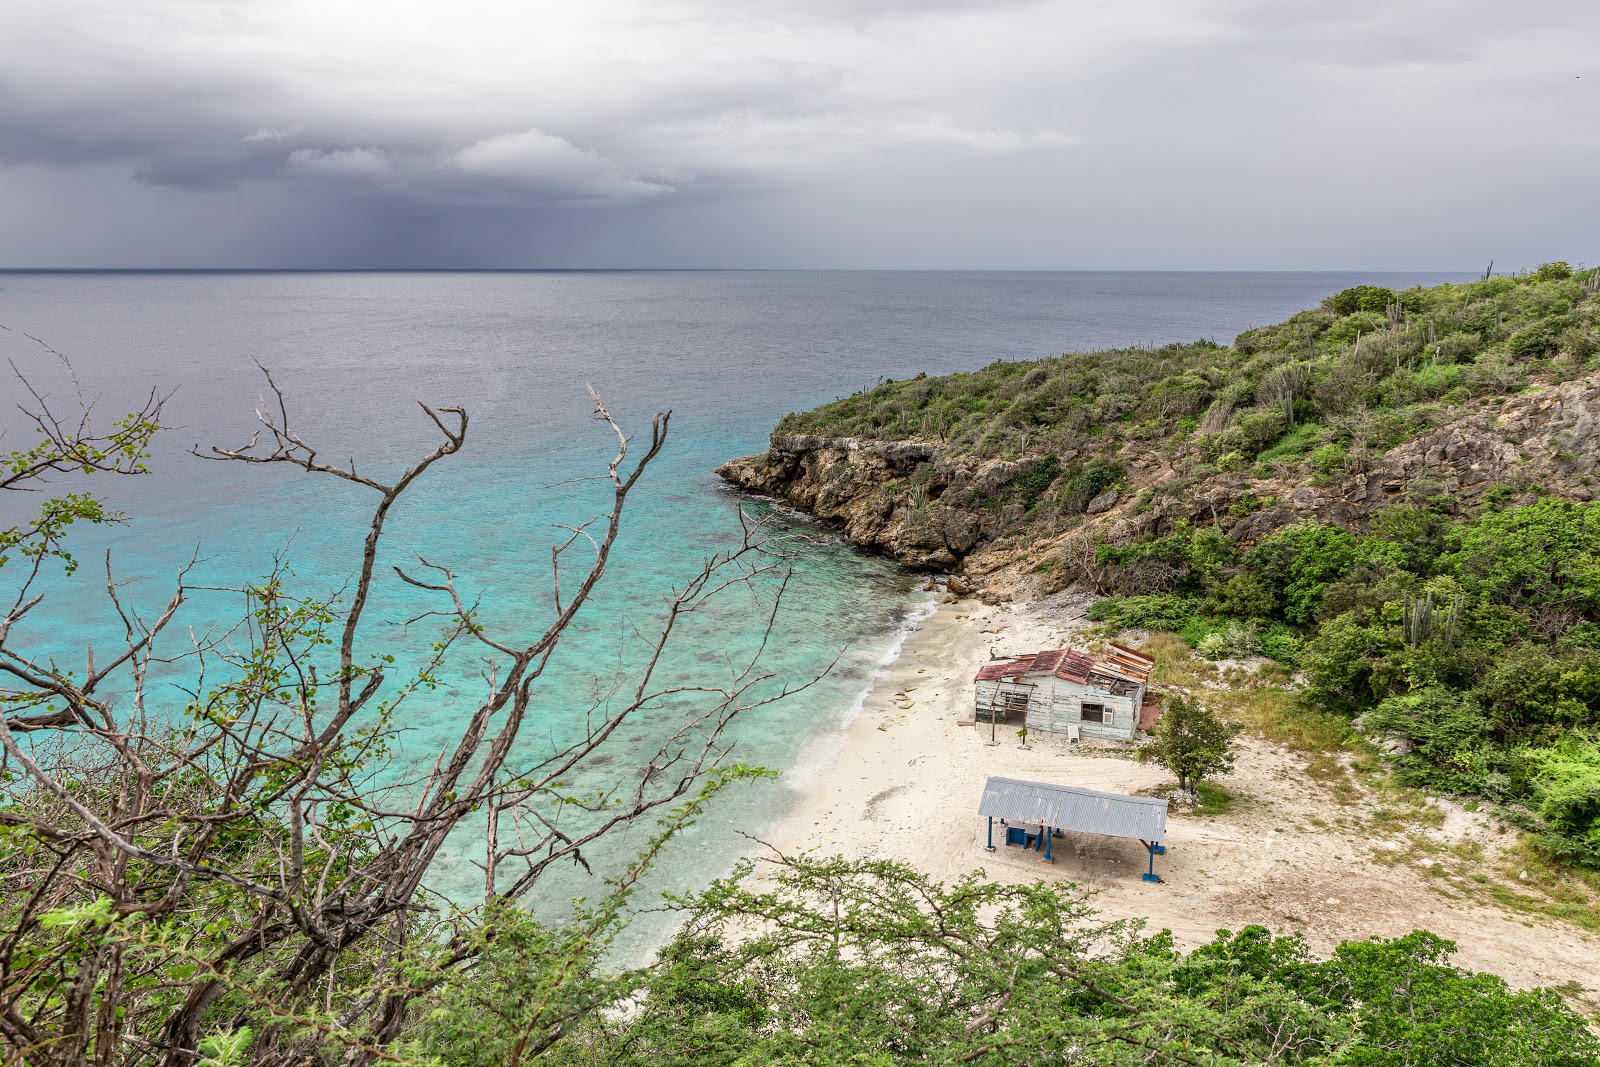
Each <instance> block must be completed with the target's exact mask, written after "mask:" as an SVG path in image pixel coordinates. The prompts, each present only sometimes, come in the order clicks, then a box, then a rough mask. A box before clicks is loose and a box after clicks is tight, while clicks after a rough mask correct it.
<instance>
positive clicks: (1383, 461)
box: [717, 374, 1600, 596]
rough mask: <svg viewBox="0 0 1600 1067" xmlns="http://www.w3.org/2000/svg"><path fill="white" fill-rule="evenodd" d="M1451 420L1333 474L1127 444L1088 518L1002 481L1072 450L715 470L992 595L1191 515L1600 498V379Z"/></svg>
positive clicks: (899, 453) (1235, 519)
mask: <svg viewBox="0 0 1600 1067" xmlns="http://www.w3.org/2000/svg"><path fill="white" fill-rule="evenodd" d="M1452 414H1453V416H1454V417H1453V418H1451V419H1450V420H1449V421H1447V422H1445V423H1444V424H1442V425H1440V426H1438V427H1436V428H1435V429H1433V430H1431V431H1430V432H1428V433H1426V434H1424V435H1423V436H1420V437H1417V438H1415V439H1414V440H1410V441H1407V442H1405V443H1403V444H1400V445H1398V446H1396V447H1393V448H1390V449H1388V450H1387V451H1384V452H1381V453H1369V454H1365V455H1357V456H1354V457H1352V459H1351V461H1350V462H1349V463H1348V464H1347V465H1346V467H1345V469H1343V470H1341V471H1339V472H1338V473H1336V474H1331V475H1327V476H1320V477H1307V476H1306V475H1305V473H1304V471H1292V472H1291V471H1285V472H1283V473H1284V474H1286V475H1288V476H1287V477H1282V476H1267V477H1262V476H1261V473H1262V472H1261V471H1260V470H1259V468H1258V469H1256V470H1254V471H1251V472H1245V471H1232V472H1230V471H1225V470H1217V469H1216V468H1215V465H1214V464H1206V463H1205V462H1203V458H1202V457H1201V456H1199V455H1195V454H1186V453H1184V452H1183V451H1181V450H1179V451H1176V452H1173V451H1172V450H1170V449H1163V448H1159V447H1154V446H1153V445H1152V446H1150V447H1141V444H1142V443H1141V442H1138V441H1130V442H1128V443H1126V444H1124V445H1123V446H1122V447H1121V448H1120V450H1119V451H1118V452H1117V453H1116V455H1115V460H1116V461H1117V462H1118V464H1119V465H1120V467H1121V469H1122V470H1123V471H1124V472H1125V474H1124V476H1123V478H1122V479H1121V480H1120V482H1119V483H1118V484H1117V485H1116V486H1114V487H1111V488H1108V489H1106V490H1104V491H1102V492H1099V493H1097V494H1096V495H1095V496H1094V497H1093V498H1092V499H1091V500H1089V502H1088V503H1087V505H1086V506H1085V507H1084V508H1083V512H1082V514H1081V516H1067V517H1065V518H1064V517H1063V516H1060V515H1052V516H1048V517H1045V518H1039V517H1036V516H1033V515H1030V514H1029V513H1028V511H1027V509H1026V508H1025V507H1024V505H1023V504H1020V503H1008V502H1007V500H1006V497H1005V490H1006V487H1008V486H1011V485H1014V484H1015V483H1016V482H1017V480H1018V479H1019V478H1023V477H1026V476H1027V475H1029V473H1030V472H1033V471H1037V470H1039V469H1041V468H1042V467H1047V468H1048V469H1049V470H1051V471H1062V470H1065V469H1067V467H1068V464H1069V463H1070V462H1071V461H1072V460H1073V459H1074V458H1076V454H1075V453H1073V454H1069V455H1063V456H1039V457H1028V458H1025V459H1012V460H1006V459H979V458H976V457H974V456H971V455H958V454H954V453H953V452H952V451H951V450H949V449H947V448H946V447H944V446H942V445H940V444H938V443H934V442H928V441H883V440H870V439H862V438H854V437H820V436H805V435H777V434H775V435H774V436H773V437H772V440H771V447H770V448H769V449H768V451H767V452H765V453H763V454H760V455H755V456H746V457H744V458H741V459H736V460H733V461H731V462H729V463H727V464H726V465H724V466H723V467H722V468H721V469H720V470H719V471H718V472H717V473H718V474H720V475H721V476H722V477H723V478H724V479H726V480H727V481H728V482H730V483H732V484H733V485H735V486H737V487H739V488H740V489H743V490H746V491H748V492H752V493H759V494H762V495H765V496H770V497H775V498H777V499H779V500H782V501H784V502H785V503H787V504H789V505H790V506H792V507H795V508H797V509H799V510H801V511H804V512H806V513H808V514H810V515H813V516H815V517H816V518H818V519H821V520H823V521H825V522H829V523H833V524H837V525H839V526H840V527H842V528H843V530H844V533H845V535H846V536H847V537H848V538H849V540H850V541H851V542H852V543H854V544H857V545H860V546H862V547H864V548H867V549H870V550H873V551H877V552H881V553H883V554H885V555H887V556H889V557H891V558H892V559H894V560H896V561H897V562H899V563H902V564H904V565H906V566H908V567H914V568H920V569H927V570H934V571H943V572H949V573H952V574H958V575H962V576H963V577H964V579H965V580H966V581H967V583H969V584H972V585H974V586H976V587H981V588H986V589H987V590H988V591H989V593H990V594H991V595H994V596H1010V595H1019V596H1028V595H1033V594H1038V593H1042V592H1049V591H1053V589H1054V588H1060V587H1061V586H1062V585H1064V584H1066V583H1067V582H1068V581H1071V580H1075V579H1081V578H1083V577H1086V576H1089V575H1088V572H1089V571H1090V570H1092V566H1091V565H1090V559H1091V557H1092V545H1093V543H1094V542H1095V541H1096V540H1104V541H1108V542H1113V543H1122V542H1126V541H1129V540H1132V539H1134V538H1137V537H1139V536H1141V535H1146V534H1161V533H1165V532H1167V531H1169V530H1170V529H1171V528H1172V527H1173V526H1174V525H1175V524H1176V523H1177V522H1178V521H1180V520H1188V521H1190V522H1192V523H1196V524H1204V525H1210V524H1213V523H1214V524H1216V525H1218V526H1219V527H1220V528H1222V529H1223V530H1225V531H1226V532H1227V533H1228V534H1229V535H1230V536H1231V537H1232V538H1234V539H1235V540H1237V541H1240V542H1242V543H1249V542H1252V541H1254V540H1256V539H1257V538H1259V537H1261V536H1264V535H1265V534H1267V533H1270V532H1271V531H1273V530H1275V529H1277V528H1279V527H1281V526H1283V525H1286V524H1288V523H1292V522H1297V521H1301V520H1304V519H1316V520H1319V521H1323V522H1332V523H1337V524H1340V525H1343V526H1347V527H1350V528H1354V529H1359V528H1361V527H1362V526H1363V525H1364V523H1365V521H1366V518H1367V516H1369V515H1370V514H1371V513H1372V512H1373V511H1375V510H1377V509H1378V508H1381V507H1384V506H1387V505H1388V504H1390V503H1393V502H1396V501H1401V500H1411V501H1417V500H1426V499H1430V498H1432V499H1435V500H1437V499H1438V498H1440V497H1448V498H1450V500H1451V501H1453V502H1454V504H1455V505H1457V506H1459V507H1470V506H1471V505H1473V504H1475V503H1477V502H1479V501H1480V500H1481V499H1482V497H1483V494H1484V493H1485V492H1487V491H1489V490H1491V489H1493V488H1495V487H1505V488H1504V489H1502V490H1501V492H1502V493H1509V494H1511V495H1513V496H1527V497H1529V498H1530V499H1531V495H1532V494H1535V493H1545V494H1554V495H1558V496H1562V497H1567V498H1570V499H1577V500H1591V499H1594V498H1595V496H1596V495H1597V494H1600V485H1597V483H1596V480H1595V474H1596V467H1597V463H1600V375H1597V374H1589V375H1586V376H1584V377H1581V378H1578V379H1574V380H1571V381H1566V382H1562V383H1560V384H1548V383H1546V384H1539V383H1535V384H1533V385H1532V386H1530V387H1529V388H1527V389H1526V390H1525V391H1524V392H1522V393H1520V394H1519V395H1516V396H1511V397H1508V398H1495V399H1483V400H1479V401H1474V402H1472V403H1470V404H1468V405H1465V406H1463V407H1462V408H1460V409H1459V410H1457V411H1455V412H1452ZM1052 461H1053V462H1052ZM1061 477H1062V478H1064V477H1065V475H1064V474H1063V475H1061ZM1086 549H1088V550H1089V551H1088V552H1087V554H1086V551H1085V550H1086Z"/></svg>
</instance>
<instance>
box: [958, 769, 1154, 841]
mask: <svg viewBox="0 0 1600 1067" xmlns="http://www.w3.org/2000/svg"><path fill="white" fill-rule="evenodd" d="M978 814H979V815H990V816H993V817H994V818H996V819H1005V820H1006V821H1007V822H1017V823H1040V824H1043V825H1045V826H1053V827H1056V828H1057V829H1061V830H1081V831H1083V832H1084V833H1088V834H1104V835H1106V836H1107V837H1130V838H1133V839H1134V840H1136V841H1150V842H1154V843H1158V844H1159V843H1160V842H1161V841H1162V840H1164V839H1165V838H1166V834H1167V802H1166V801H1165V800H1157V799H1155V798H1153V797H1129V796H1123V795H1122V794H1121V793H1101V792H1097V791H1096V790H1093V789H1080V788H1079V787H1077V786H1071V785H1050V784H1048V783H1046V782H1024V781H1020V780H1018V779H1016V778H990V779H989V780H988V781H987V782H985V783H984V785H983V800H982V801H981V802H980V803H979V804H978Z"/></svg>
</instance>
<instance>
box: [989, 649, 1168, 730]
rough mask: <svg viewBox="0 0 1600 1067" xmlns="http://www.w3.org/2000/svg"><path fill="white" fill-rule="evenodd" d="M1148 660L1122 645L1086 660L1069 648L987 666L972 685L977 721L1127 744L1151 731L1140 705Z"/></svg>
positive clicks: (1151, 716) (1153, 710)
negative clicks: (1015, 723)
mask: <svg viewBox="0 0 1600 1067" xmlns="http://www.w3.org/2000/svg"><path fill="white" fill-rule="evenodd" d="M1154 666H1155V660H1153V659H1151V658H1150V657H1149V656H1147V655H1145V654H1144V653H1142V652H1135V651H1134V650H1133V649H1131V648H1124V647H1123V646H1122V645H1112V646H1111V651H1110V652H1108V653H1107V654H1105V655H1103V656H1100V657H1098V658H1097V657H1094V656H1091V655H1089V654H1088V653H1087V652H1080V651H1078V650H1077V649H1073V648H1057V649H1050V650H1048V651H1045V652H1033V653H1030V654H1028V655H1026V656H1013V657H1011V658H1008V659H1001V660H995V661H993V662H991V663H987V664H985V665H984V666H983V667H982V668H980V669H979V670H978V674H977V676H976V677H975V678H974V679H973V684H974V687H975V697H974V699H975V701H976V704H975V707H976V713H977V720H978V721H979V722H1009V721H1013V716H1015V717H1017V718H1020V719H1022V721H1023V722H1025V723H1026V724H1027V727H1028V729H1029V730H1037V731H1041V732H1046V733H1060V734H1067V735H1068V736H1069V737H1071V738H1073V739H1074V740H1076V739H1078V738H1080V737H1087V738H1099V739H1103V740H1115V741H1132V740H1133V738H1134V735H1135V734H1136V733H1138V731H1139V730H1140V729H1141V728H1142V729H1149V727H1150V726H1151V725H1153V724H1154V721H1155V716H1156V714H1157V713H1158V712H1159V709H1158V708H1157V707H1156V706H1155V705H1154V704H1147V697H1148V696H1149V694H1150V671H1151V668H1153V667H1154Z"/></svg>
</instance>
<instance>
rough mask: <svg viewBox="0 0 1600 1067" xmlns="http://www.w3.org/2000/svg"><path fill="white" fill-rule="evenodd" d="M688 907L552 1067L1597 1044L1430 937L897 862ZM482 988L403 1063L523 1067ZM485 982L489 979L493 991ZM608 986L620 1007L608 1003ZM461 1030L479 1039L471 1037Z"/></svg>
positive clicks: (1318, 1056)
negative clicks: (1280, 932) (1119, 907)
mask: <svg viewBox="0 0 1600 1067" xmlns="http://www.w3.org/2000/svg"><path fill="white" fill-rule="evenodd" d="M745 873H746V872H744V871H741V872H737V875H736V877H735V878H734V879H732V880H729V881H726V882H721V883H718V884H717V885H715V886H713V887H712V888H711V889H710V890H709V891H708V892H706V893H705V894H703V895H701V896H699V897H697V898H695V899H693V900H691V901H687V902H685V906H686V907H687V908H688V909H689V914H690V917H689V922H688V925H687V926H686V928H685V929H684V931H683V932H682V933H681V934H680V935H679V936H678V937H677V938H676V939H675V940H674V941H673V942H672V943H671V944H670V945H668V946H667V947H666V948H665V949H664V950H663V952H662V954H661V963H660V965H659V966H658V967H657V968H654V969H653V970H651V971H650V972H649V973H647V974H640V975H638V976H637V978H636V980H637V981H638V985H637V987H636V994H635V996H636V999H635V1001H634V1003H635V1004H636V1005H637V1010H633V1011H627V1012H612V1013H592V1014H590V1015H588V1016H587V1017H586V1018H585V1019H584V1021H583V1022H582V1023H581V1024H580V1025H579V1026H577V1027H575V1028H574V1030H573V1031H572V1032H571V1033H570V1034H569V1035H568V1036H567V1038H566V1040H565V1041H563V1042H562V1043H560V1044H558V1045H556V1046H554V1047H553V1048H552V1049H551V1050H550V1058H551V1059H552V1060H553V1061H554V1062H558V1063H563V1064H575V1065H576V1064H613V1065H617V1067H633V1065H639V1067H643V1065H646V1064H649V1065H656V1064H682V1065H691V1064H692V1065H729V1067H731V1065H757V1064H814V1065H818V1067H823V1065H835V1064H839V1065H842V1064H873V1065H881V1067H891V1065H896V1064H907V1065H909V1064H926V1063H934V1064H957V1063H972V1064H993V1065H997V1067H998V1065H1002V1064H1005V1065H1010V1064H1032V1063H1073V1064H1085V1065H1112V1064H1128V1065H1132V1064H1193V1065H1199V1064H1205V1065H1208V1067H1233V1065H1244V1064H1262V1063H1281V1064H1301V1065H1311V1064H1318V1065H1328V1067H1331V1065H1333V1064H1348V1065H1354V1064H1362V1065H1367V1067H1402V1065H1405V1067H1446V1065H1452V1067H1453V1065H1465V1064H1485V1065H1487V1064H1493V1065H1499V1067H1513V1065H1518V1067H1520V1065H1527V1067H1533V1065H1535V1064H1538V1065H1544V1067H1578V1065H1580V1064H1592V1063H1594V1062H1596V1057H1597V1056H1600V1041H1597V1040H1596V1038H1595V1036H1594V1035H1593V1034H1592V1033H1590V1032H1589V1031H1588V1030H1587V1029H1586V1028H1585V1026H1584V1024H1583V1022H1582V1020H1580V1019H1579V1018H1578V1017H1577V1016H1575V1015H1574V1014H1573V1013H1572V1012H1571V1011H1570V1010H1569V1009H1567V1008H1566V1006H1565V1005H1564V1004H1563V1003H1562V1002H1561V999H1560V998H1559V996H1557V995H1556V994H1554V993H1552V992H1550V991H1547V990H1542V991H1533V992H1522V993H1517V992H1511V991H1509V990H1508V989H1507V988H1506V986H1505V984H1504V983H1503V982H1501V981H1500V980H1499V979H1497V978H1494V977H1491V976H1487V975H1481V974H1472V973H1469V972H1465V971H1462V970H1459V969H1457V968H1454V967H1452V966H1450V964H1449V956H1450V953H1451V951H1452V949H1453V946H1451V945H1450V944H1449V943H1448V942H1446V941H1442V940H1440V939H1439V938H1437V937H1434V936H1433V935H1431V934H1428V933H1424V932H1420V931H1419V932H1415V933H1412V934H1409V935H1407V936H1405V937H1400V938H1396V939H1394V940H1391V941H1379V940H1373V941H1359V942H1345V943H1344V944H1342V945H1340V946H1339V947H1338V949H1337V950H1336V951H1335V952H1334V953H1333V955H1332V957H1331V958H1329V959H1325V960H1318V959H1315V958H1313V957H1312V955H1311V953H1310V952H1308V951H1307V948H1306V945H1305V943H1304V941H1303V940H1302V939H1300V938H1299V937H1298V936H1291V937H1274V936H1272V935H1271V934H1270V933H1269V932H1268V931H1266V930H1264V929H1262V928H1261V927H1255V926H1252V927H1247V928H1245V929H1243V930H1241V931H1239V932H1238V933H1231V932H1228V931H1221V932H1219V934H1218V936H1217V938H1216V940H1214V941H1213V942H1212V943H1210V944H1208V945H1206V946H1204V947H1202V948H1199V949H1197V950H1195V951H1194V952H1188V953H1186V952H1183V951H1181V950H1178V949H1177V948H1175V947H1174V945H1173V942H1172V938H1171V936H1170V935H1169V934H1166V933H1159V934H1155V935H1149V934H1147V933H1146V932H1145V931H1144V930H1143V929H1141V927H1140V926H1139V925H1138V924H1136V923H1129V922H1126V921H1123V922H1106V921H1102V920H1099V919H1097V918H1096V916H1095V915H1094V913H1093V911H1092V910H1091V909H1090V908H1089V907H1087V906H1086V905H1085V904H1084V902H1083V899H1082V898H1081V897H1080V896H1079V895H1078V891H1077V888H1076V887H1074V886H1071V885H1066V884H1061V883H1055V884H1047V883H1043V882H1039V883H1035V884H1033V885H1024V886H1010V885H999V884H996V883H993V882H989V881H987V880H985V879H983V878H982V877H981V876H978V875H974V876H971V877H968V878H966V879H963V880H962V881H960V882H958V883H956V884H955V885H951V886H943V885H939V884H938V883H934V882H931V881H930V880H928V879H927V878H925V877H923V876H922V875H920V874H918V873H917V872H916V871H914V870H912V869H910V868H908V867H905V866H901V865H898V864H893V863H888V862H854V863H852V862H846V861H844V860H837V859H836V860H825V861H814V860H807V859H795V860H787V861H781V862H780V863H779V864H778V865H777V876H776V877H775V878H774V879H773V880H772V882H771V883H770V884H769V885H767V886H765V887H761V888H752V887H751V886H750V883H749V882H747V881H743V880H742V877H741V876H742V875H744V874H745ZM526 971H527V967H526V964H523V965H521V967H512V968H511V969H510V972H509V973H506V974H498V973H496V974H489V975H485V974H481V973H480V974H479V975H476V976H474V979H473V980H472V981H471V982H467V981H463V982H462V983H461V984H460V985H459V986H456V987H453V988H452V989H450V990H448V991H446V992H445V993H443V994H442V1003H445V1004H448V1005H449V1010H448V1011H445V1012H441V1013H439V1014H437V1015H435V1016H433V1017H431V1018H430V1019H429V1020H427V1021H426V1022H425V1023H424V1025H423V1026H422V1027H420V1028H419V1031H418V1035H417V1038H416V1046H415V1051H417V1052H421V1053H426V1054H431V1055H434V1056H438V1057H439V1062H442V1063H448V1064H463V1065H466V1064H471V1065H480V1064H481V1065H482V1067H490V1065H500V1064H507V1063H514V1062H516V1057H515V1055H514V1052H515V1049H516V1048H517V1046H518V1043H519V1042H520V1041H524V1040H526V1038H527V1036H528V1034H529V1027H528V1026H527V1020H526V1018H525V1016H526V1015H527V1014H528V1009H527V1005H528V1004H529V1003H530V1000H529V999H528V998H526V997H516V996H507V994H508V993H511V992H513V991H518V992H520V991H521V990H522V989H526V988H531V987H532V983H528V982H527V981H526V979H524V978H521V977H520V976H521V975H523V974H525V973H526ZM486 978H487V979H490V980H489V981H484V979H486ZM622 988H625V986H624V987H622ZM469 1020H470V1023H469Z"/></svg>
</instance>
